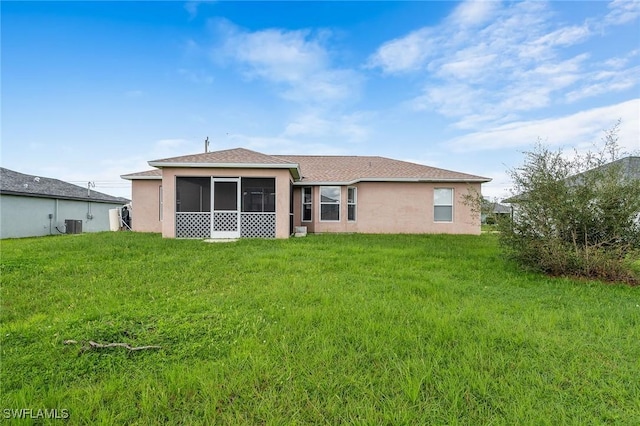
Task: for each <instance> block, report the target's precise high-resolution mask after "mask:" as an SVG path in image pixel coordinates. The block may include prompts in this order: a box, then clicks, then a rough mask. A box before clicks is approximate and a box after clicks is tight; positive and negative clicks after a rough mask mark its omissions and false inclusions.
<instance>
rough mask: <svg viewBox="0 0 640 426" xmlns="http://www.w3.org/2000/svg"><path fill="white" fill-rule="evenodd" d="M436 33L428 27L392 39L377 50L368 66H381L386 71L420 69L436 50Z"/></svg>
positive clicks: (395, 71) (397, 71) (396, 71)
mask: <svg viewBox="0 0 640 426" xmlns="http://www.w3.org/2000/svg"><path fill="white" fill-rule="evenodd" d="M435 38H436V35H435V34H434V33H433V32H432V31H431V30H430V29H428V28H423V29H421V30H418V31H414V32H412V33H410V34H409V35H407V36H405V37H403V38H400V39H395V40H391V41H389V42H387V43H385V44H383V45H382V46H380V48H379V49H378V50H377V52H376V53H374V54H373V55H372V56H371V57H370V58H369V61H368V63H367V67H368V68H376V67H380V68H381V69H382V70H383V71H384V72H385V73H390V74H392V73H399V72H406V71H415V70H418V69H420V68H421V67H422V66H423V65H424V64H425V62H426V59H427V58H428V57H429V55H430V54H431V52H432V51H434V50H436V48H437V43H436V42H435Z"/></svg>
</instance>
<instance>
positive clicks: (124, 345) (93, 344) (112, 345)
mask: <svg viewBox="0 0 640 426" xmlns="http://www.w3.org/2000/svg"><path fill="white" fill-rule="evenodd" d="M89 346H91V347H92V348H95V349H103V348H116V347H121V348H126V349H129V350H130V351H143V350H145V349H162V348H161V347H160V346H137V347H133V346H131V345H129V344H128V343H107V344H106V345H105V344H102V343H96V342H94V341H91V340H89Z"/></svg>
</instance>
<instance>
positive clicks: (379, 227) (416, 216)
mask: <svg viewBox="0 0 640 426" xmlns="http://www.w3.org/2000/svg"><path fill="white" fill-rule="evenodd" d="M352 186H353V187H355V188H357V205H356V206H357V207H356V209H357V213H356V220H355V221H348V220H347V188H348V187H347V186H342V187H341V203H340V220H339V221H336V222H328V221H321V220H320V189H319V187H317V186H316V187H313V207H312V209H313V211H312V214H313V220H312V222H302V221H301V217H300V210H301V208H302V200H301V193H302V190H301V188H300V187H296V191H295V193H294V203H295V209H296V215H295V216H294V220H295V222H294V223H295V225H296V226H306V227H307V231H308V232H310V233H313V232H315V233H323V232H361V233H374V234H389V233H392V234H424V233H430V234H440V233H443V234H480V218H479V217H475V216H474V215H472V213H471V209H470V207H469V206H466V205H464V203H463V196H464V194H466V193H467V192H468V191H469V189H470V188H474V189H475V190H476V191H478V192H480V184H466V183H435V184H434V183H423V182H416V183H414V182H359V183H357V184H355V185H352ZM435 188H452V189H453V191H454V205H453V221H452V222H435V221H434V206H433V201H434V195H433V194H434V189H435Z"/></svg>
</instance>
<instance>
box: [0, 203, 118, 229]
mask: <svg viewBox="0 0 640 426" xmlns="http://www.w3.org/2000/svg"><path fill="white" fill-rule="evenodd" d="M120 207H121V205H120V204H112V203H97V202H89V201H75V200H60V199H54V198H44V197H27V196H18V195H6V194H2V195H0V238H23V237H38V236H44V235H59V234H60V233H61V232H59V231H62V232H63V233H64V232H65V227H64V221H65V219H74V220H82V232H101V231H108V230H109V210H110V209H114V208H120ZM49 214H51V215H53V217H52V218H51V219H49ZM56 227H57V228H58V230H59V231H58V230H56Z"/></svg>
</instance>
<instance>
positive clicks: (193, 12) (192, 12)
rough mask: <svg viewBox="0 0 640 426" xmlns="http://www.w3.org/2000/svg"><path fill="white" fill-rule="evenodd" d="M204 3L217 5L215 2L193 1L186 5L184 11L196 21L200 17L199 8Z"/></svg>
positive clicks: (206, 0) (210, 0) (207, 0)
mask: <svg viewBox="0 0 640 426" xmlns="http://www.w3.org/2000/svg"><path fill="white" fill-rule="evenodd" d="M203 3H215V0H193V1H188V2H186V3H185V4H184V9H185V10H186V11H187V13H189V18H190V19H194V18H195V17H196V16H198V8H199V7H200V5H201V4H203Z"/></svg>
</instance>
